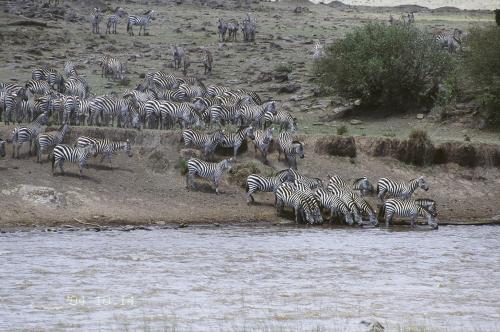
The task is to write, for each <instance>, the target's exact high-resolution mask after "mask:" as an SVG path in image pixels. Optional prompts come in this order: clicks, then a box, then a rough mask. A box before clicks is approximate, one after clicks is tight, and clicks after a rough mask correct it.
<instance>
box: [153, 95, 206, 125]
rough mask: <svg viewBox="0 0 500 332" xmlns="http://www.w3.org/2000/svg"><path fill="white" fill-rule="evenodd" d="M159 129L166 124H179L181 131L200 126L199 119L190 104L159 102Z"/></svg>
mask: <svg viewBox="0 0 500 332" xmlns="http://www.w3.org/2000/svg"><path fill="white" fill-rule="evenodd" d="M159 107H160V116H161V120H162V121H161V122H162V123H161V128H162V129H163V128H166V127H167V122H168V121H169V120H170V123H171V124H175V123H176V122H177V123H179V126H180V128H181V129H183V128H190V127H191V126H196V127H199V126H201V122H200V118H199V116H198V115H197V114H196V112H195V111H194V110H193V108H192V106H191V104H190V103H177V102H172V101H163V102H160V105H159Z"/></svg>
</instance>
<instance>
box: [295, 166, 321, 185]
mask: <svg viewBox="0 0 500 332" xmlns="http://www.w3.org/2000/svg"><path fill="white" fill-rule="evenodd" d="M297 180H298V181H300V182H301V183H302V184H303V185H305V186H306V187H307V188H309V189H316V188H323V180H321V179H320V178H308V177H307V176H304V175H302V174H300V173H299V172H297V171H295V170H293V169H291V168H290V169H289V173H288V181H290V182H293V181H297Z"/></svg>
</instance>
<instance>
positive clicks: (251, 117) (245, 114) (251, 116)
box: [241, 101, 276, 128]
mask: <svg viewBox="0 0 500 332" xmlns="http://www.w3.org/2000/svg"><path fill="white" fill-rule="evenodd" d="M266 112H269V113H271V114H273V115H276V103H275V102H274V101H271V102H268V103H267V104H265V105H264V106H260V105H246V106H243V107H242V108H241V122H242V124H253V125H255V126H256V128H260V127H261V125H262V124H263V120H264V114H265V113H266Z"/></svg>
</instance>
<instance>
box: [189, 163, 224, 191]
mask: <svg viewBox="0 0 500 332" xmlns="http://www.w3.org/2000/svg"><path fill="white" fill-rule="evenodd" d="M233 162H234V161H233V158H230V159H224V160H222V161H221V162H218V163H210V162H206V161H203V160H200V159H197V158H191V159H189V160H188V162H187V169H188V172H187V174H186V188H188V190H189V188H191V187H192V188H193V189H196V186H195V184H194V181H193V180H194V176H195V175H198V176H199V177H202V178H205V179H210V180H212V182H213V184H214V186H215V194H217V195H218V194H219V182H220V179H221V177H222V175H223V174H224V172H225V171H230V170H231V168H232V164H233Z"/></svg>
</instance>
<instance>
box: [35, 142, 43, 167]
mask: <svg viewBox="0 0 500 332" xmlns="http://www.w3.org/2000/svg"><path fill="white" fill-rule="evenodd" d="M36 162H37V163H42V148H41V147H40V145H38V149H37V154H36Z"/></svg>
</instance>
